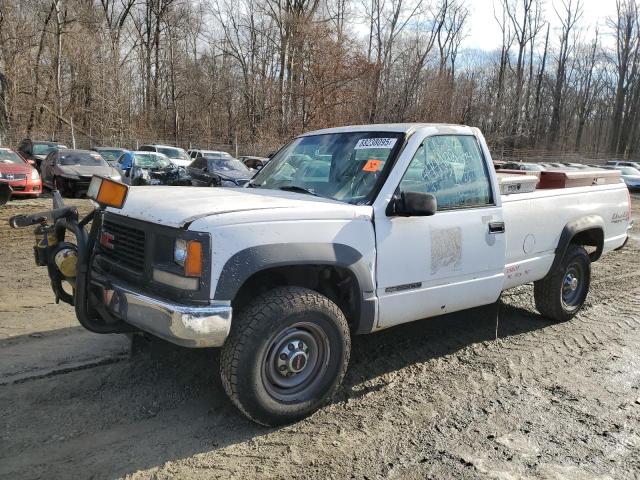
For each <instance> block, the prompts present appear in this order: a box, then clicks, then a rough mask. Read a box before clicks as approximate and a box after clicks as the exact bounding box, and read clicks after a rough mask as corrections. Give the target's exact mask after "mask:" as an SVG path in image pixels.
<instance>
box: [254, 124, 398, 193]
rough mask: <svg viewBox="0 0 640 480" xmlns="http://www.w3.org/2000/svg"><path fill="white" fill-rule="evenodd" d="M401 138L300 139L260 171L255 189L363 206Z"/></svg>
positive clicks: (371, 134)
mask: <svg viewBox="0 0 640 480" xmlns="http://www.w3.org/2000/svg"><path fill="white" fill-rule="evenodd" d="M402 137H403V134H402V133H395V132H345V133H330V134H324V135H313V136H308V137H299V138H296V139H295V140H293V141H292V142H291V143H290V144H289V145H287V146H286V147H285V148H283V149H282V150H280V151H279V152H278V153H277V154H276V155H275V156H274V157H273V158H272V159H271V160H270V161H269V163H267V164H266V166H265V167H264V168H263V169H262V170H260V172H258V174H257V175H256V176H255V177H254V179H253V181H252V183H251V184H252V186H255V187H260V188H270V189H287V188H291V187H295V188H298V189H299V188H302V189H304V190H307V191H308V192H309V193H313V194H315V195H319V196H321V197H326V198H331V199H334V200H340V201H343V202H348V203H362V202H364V201H367V200H369V198H370V197H371V196H372V195H373V194H374V192H375V187H376V185H377V183H378V180H379V179H380V178H381V173H382V170H383V169H384V167H385V165H387V163H388V162H389V161H390V160H391V159H392V156H393V155H395V154H396V152H397V151H398V150H399V149H400V145H401V143H402Z"/></svg>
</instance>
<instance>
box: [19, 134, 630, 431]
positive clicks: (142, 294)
mask: <svg viewBox="0 0 640 480" xmlns="http://www.w3.org/2000/svg"><path fill="white" fill-rule="evenodd" d="M593 175H594V180H593V182H590V183H589V184H588V185H586V186H577V187H565V188H547V189H537V190H536V189H533V191H530V192H528V193H512V194H506V195H501V194H500V191H501V190H500V188H501V183H500V180H499V178H498V175H497V174H496V171H495V169H494V168H493V162H492V160H491V155H490V153H489V150H488V148H487V145H486V143H485V140H484V138H483V136H482V134H481V133H480V131H479V130H478V129H477V128H471V127H467V126H456V125H440V124H391V125H363V126H349V127H342V128H332V129H327V130H320V131H316V132H311V133H307V134H304V135H301V136H299V137H297V138H295V139H293V140H292V141H291V142H290V143H288V144H287V145H286V146H284V147H283V148H282V149H281V150H280V151H279V152H278V153H277V154H276V155H275V156H274V157H273V158H272V160H271V161H270V162H269V163H268V164H267V165H266V166H265V167H264V168H263V169H262V170H261V171H260V172H259V173H258V174H257V175H256V176H255V177H254V178H253V179H252V180H251V182H250V183H249V184H248V185H247V187H246V188H243V189H227V188H185V187H163V186H160V187H131V188H129V187H127V186H125V185H121V184H119V183H116V182H114V181H113V180H109V179H101V178H99V177H94V181H93V182H92V185H91V188H90V191H89V196H90V197H91V198H93V199H94V200H95V201H96V205H97V207H96V209H95V211H94V212H92V213H91V214H90V215H89V216H88V217H86V218H84V219H82V220H80V219H78V216H77V212H76V211H75V210H74V209H73V208H71V207H65V206H64V205H63V204H62V201H61V198H60V197H59V196H58V195H54V210H52V211H50V212H44V213H43V214H39V215H35V216H30V217H17V218H13V219H12V220H11V222H12V225H13V226H16V227H18V226H27V225H34V224H39V226H38V228H37V230H36V235H37V238H38V243H37V246H36V260H37V262H38V263H39V264H40V265H46V266H47V267H48V272H49V275H50V277H51V283H52V286H53V290H54V292H55V294H56V298H57V299H62V300H63V301H67V302H69V303H71V304H73V305H75V309H76V313H77V316H78V319H79V321H80V323H81V324H82V325H84V326H85V327H86V328H88V329H89V330H91V331H94V332H99V333H126V332H145V333H146V334H151V335H155V336H158V337H161V338H163V339H165V340H168V341H170V342H173V343H176V344H179V345H183V346H187V347H221V348H222V352H221V362H220V363H221V365H220V374H221V377H222V383H223V385H224V388H225V390H226V392H227V394H228V395H229V397H230V398H231V400H232V401H233V403H234V404H235V405H236V406H237V407H238V408H239V409H240V410H241V411H242V412H243V413H244V414H246V415H247V416H248V417H249V418H251V419H253V420H254V421H256V422H259V423H261V424H266V425H277V424H283V423H288V422H292V421H295V420H297V419H300V418H303V417H305V416H306V415H309V414H310V413H311V412H313V411H314V410H316V409H317V408H319V407H320V406H321V405H322V404H323V403H325V402H326V401H327V400H328V399H329V398H330V397H331V395H332V394H333V393H334V392H335V390H336V389H337V388H338V386H339V385H340V382H341V381H342V378H343V376H344V374H345V370H346V368H347V364H348V361H349V351H350V338H351V336H352V335H355V334H364V333H372V332H375V331H378V330H381V329H384V328H387V327H391V326H393V325H397V324H400V323H404V322H411V321H414V320H419V319H424V318H428V317H433V316H436V315H441V314H444V313H448V312H454V311H458V310H463V309H468V308H471V307H476V306H480V305H486V304H490V303H493V302H496V300H497V299H498V298H499V296H500V293H501V292H502V291H503V290H506V289H509V288H512V287H515V286H518V285H522V284H525V283H530V282H533V284H534V295H535V304H536V306H537V308H538V310H539V311H540V313H541V314H542V315H545V316H547V317H549V318H551V319H554V320H556V321H566V320H569V319H570V318H572V317H573V316H574V315H575V314H576V313H577V312H578V310H580V308H581V307H582V305H583V303H584V301H585V298H586V296H587V293H588V290H589V281H590V272H591V270H590V265H591V262H593V261H596V260H597V259H598V258H599V257H600V256H601V255H602V254H603V253H606V252H609V251H611V250H614V249H617V248H620V247H622V246H623V245H624V243H625V241H626V239H627V229H628V228H629V225H630V200H629V196H628V192H627V189H626V187H625V185H624V183H622V182H621V181H620V180H619V179H617V178H616V179H615V180H614V181H612V182H604V181H600V180H599V179H598V178H597V176H598V175H599V174H598V173H597V172H594V174H593ZM518 189H519V186H518V187H517V188H515V189H513V191H514V192H517V190H518ZM89 225H90V228H89ZM66 231H69V232H70V233H72V234H73V235H74V236H75V237H76V241H75V242H74V243H70V242H67V241H65V232H66ZM66 284H71V285H72V286H73V290H72V291H71V292H70V293H69V292H67V291H66V290H65V287H64V285H66Z"/></svg>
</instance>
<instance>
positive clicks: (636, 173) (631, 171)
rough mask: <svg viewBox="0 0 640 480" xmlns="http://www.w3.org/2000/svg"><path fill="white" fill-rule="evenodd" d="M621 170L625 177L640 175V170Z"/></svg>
mask: <svg viewBox="0 0 640 480" xmlns="http://www.w3.org/2000/svg"><path fill="white" fill-rule="evenodd" d="M620 170H621V171H622V174H623V175H640V170H638V169H636V168H633V167H622V168H621V169H620Z"/></svg>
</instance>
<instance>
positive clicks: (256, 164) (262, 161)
mask: <svg viewBox="0 0 640 480" xmlns="http://www.w3.org/2000/svg"><path fill="white" fill-rule="evenodd" d="M238 160H240V161H241V162H242V163H244V166H245V167H247V168H248V169H249V170H254V171H256V172H257V171H258V170H260V169H262V167H264V166H265V165H266V164H267V163H268V162H269V159H268V158H267V157H252V156H250V155H244V156H242V157H238Z"/></svg>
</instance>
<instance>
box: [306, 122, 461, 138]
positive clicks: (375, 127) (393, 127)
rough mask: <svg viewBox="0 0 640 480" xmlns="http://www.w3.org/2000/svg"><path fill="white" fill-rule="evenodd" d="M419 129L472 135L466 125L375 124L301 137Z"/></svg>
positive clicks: (315, 131) (333, 129) (411, 131)
mask: <svg viewBox="0 0 640 480" xmlns="http://www.w3.org/2000/svg"><path fill="white" fill-rule="evenodd" d="M420 129H433V130H435V131H434V133H442V134H446V133H449V134H450V133H459V134H465V135H471V134H473V130H474V129H473V127H468V126H466V125H455V124H450V123H375V124H370V125H346V126H344V127H334V128H324V129H322V130H314V131H312V132H306V133H304V134H302V135H300V136H301V137H305V136H309V135H325V134H328V133H345V132H394V133H413V132H414V131H416V130H420Z"/></svg>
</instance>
